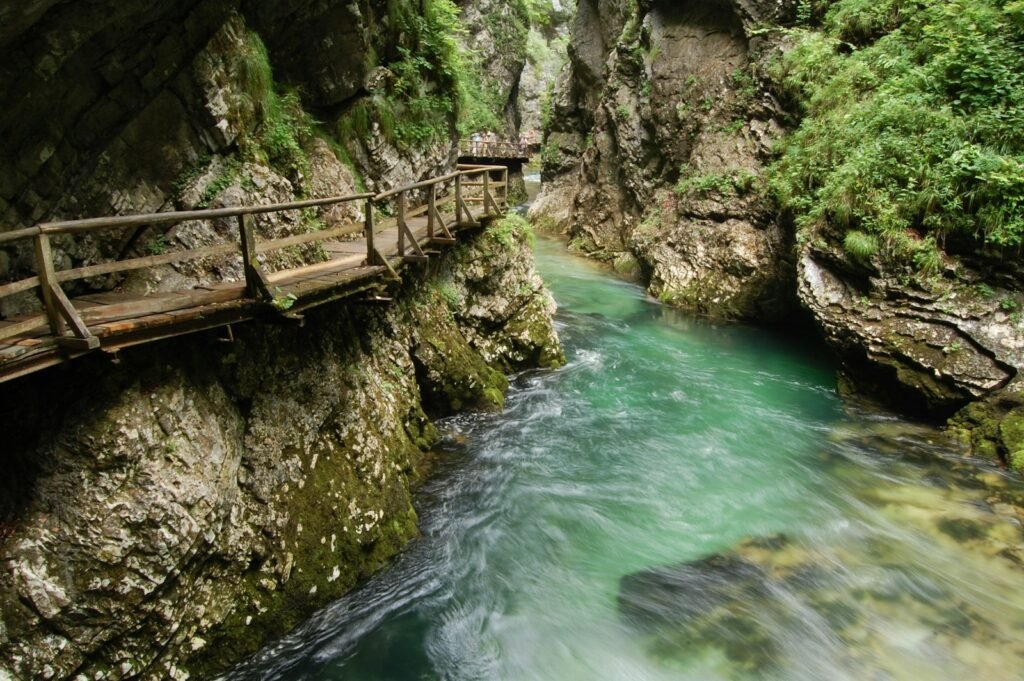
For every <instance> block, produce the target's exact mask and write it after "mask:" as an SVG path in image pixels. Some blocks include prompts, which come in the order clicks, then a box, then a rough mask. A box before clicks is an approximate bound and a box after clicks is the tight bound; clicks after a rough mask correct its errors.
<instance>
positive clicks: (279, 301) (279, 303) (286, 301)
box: [270, 293, 299, 312]
mask: <svg viewBox="0 0 1024 681" xmlns="http://www.w3.org/2000/svg"><path fill="white" fill-rule="evenodd" d="M298 300H299V299H298V298H297V297H296V296H295V294H294V293H289V294H287V295H283V296H276V297H275V298H274V299H273V300H272V301H270V304H271V305H272V306H273V307H274V309H275V310H277V311H279V312H286V311H288V310H290V309H292V307H294V306H295V303H297V302H298Z"/></svg>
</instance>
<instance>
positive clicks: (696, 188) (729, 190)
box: [675, 166, 757, 197]
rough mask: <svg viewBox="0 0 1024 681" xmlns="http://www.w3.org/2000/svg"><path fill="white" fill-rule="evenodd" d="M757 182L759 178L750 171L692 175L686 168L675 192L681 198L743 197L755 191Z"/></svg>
mask: <svg viewBox="0 0 1024 681" xmlns="http://www.w3.org/2000/svg"><path fill="white" fill-rule="evenodd" d="M756 181H757V176H756V175H754V174H753V173H751V172H750V171H749V170H733V171H730V172H728V173H706V174H703V175H690V174H689V173H688V169H687V168H686V167H685V166H684V168H683V173H682V176H681V177H680V179H679V182H677V183H676V186H675V192H676V194H678V195H680V196H698V197H707V196H710V195H712V194H718V195H721V196H728V195H736V196H743V195H745V194H747V193H749V192H750V190H751V189H753V186H754V183H755V182H756Z"/></svg>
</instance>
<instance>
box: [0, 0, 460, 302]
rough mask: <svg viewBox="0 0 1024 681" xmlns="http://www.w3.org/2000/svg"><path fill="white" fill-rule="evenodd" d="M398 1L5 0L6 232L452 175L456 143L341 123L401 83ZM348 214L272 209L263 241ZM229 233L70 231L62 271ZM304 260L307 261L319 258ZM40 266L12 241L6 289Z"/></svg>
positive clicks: (197, 272)
mask: <svg viewBox="0 0 1024 681" xmlns="http://www.w3.org/2000/svg"><path fill="white" fill-rule="evenodd" d="M404 4H407V3H401V2H399V3H388V2H384V0H361V1H359V2H342V1H341V0H328V1H326V2H312V1H302V2H293V3H271V2H264V1H262V0H250V1H248V2H243V1H240V0H191V1H188V2H178V3H171V4H168V3H158V2H151V1H148V0H130V1H128V2H90V3H85V4H83V3H77V2H70V1H68V0H63V1H54V2H33V3H29V4H28V6H26V4H25V3H22V2H14V1H6V0H4V1H0V24H2V26H3V33H2V35H0V101H3V102H4V106H3V107H0V136H2V137H3V139H5V140H7V143H5V144H4V146H3V148H2V149H0V228H2V229H13V228H17V227H24V226H29V225H32V224H35V223H38V222H41V221H46V220H51V219H74V218H81V217H95V216H101V215H116V214H125V213H139V212H158V211H164V210H170V209H175V208H177V209H189V208H196V207H200V208H202V207H219V206H224V205H238V204H240V203H243V202H250V203H270V202H273V201H281V200H290V199H292V198H294V197H297V196H303V197H308V198H315V197H323V196H333V195H339V194H346V193H354V192H355V191H356V188H357V186H359V185H360V184H361V183H364V184H365V185H366V186H368V187H369V188H370V189H371V190H376V189H382V188H387V187H390V186H396V185H398V184H403V183H406V182H410V181H414V180H418V179H421V178H422V177H425V176H427V175H430V174H435V173H439V172H441V171H444V170H446V169H447V168H448V167H450V164H451V163H452V162H454V138H453V137H452V136H450V135H448V134H444V135H442V138H443V139H441V138H438V139H435V140H433V141H431V140H425V141H423V143H420V144H404V145H402V144H399V143H398V141H396V140H395V139H394V138H393V136H392V137H389V136H388V135H386V134H385V131H383V130H381V129H380V127H379V126H371V127H370V128H369V129H368V130H366V131H364V132H365V134H356V133H354V132H353V131H351V130H341V129H340V128H339V126H337V125H336V124H337V121H338V120H339V116H342V115H344V112H345V111H348V110H350V109H352V108H353V107H354V106H356V105H357V104H358V103H359V102H361V101H364V100H370V99H372V98H374V97H380V96H381V88H385V86H386V85H387V84H388V83H390V82H392V81H393V73H392V71H391V68H390V67H391V66H393V65H394V64H395V63H398V62H399V61H400V60H401V59H402V57H403V53H401V52H400V51H399V50H398V48H399V47H400V46H401V42H402V40H407V41H408V40H412V39H413V38H410V37H409V36H408V32H407V31H405V30H404V28H403V26H402V25H401V22H400V21H399V17H400V14H399V13H398V11H397V10H395V13H392V10H393V9H394V8H395V7H399V6H404ZM438 87H441V86H440V85H439V86H438ZM452 126H454V116H453V115H451V116H449V121H448V127H449V128H451V127H452ZM342 133H344V134H342ZM353 218H358V215H354V214H349V213H346V211H345V210H344V209H332V210H330V211H314V212H312V213H304V214H303V215H301V216H299V215H290V216H284V217H278V216H275V217H269V218H264V219H262V220H260V221H258V224H257V231H258V233H259V234H260V235H261V236H264V237H269V236H279V235H282V234H289V233H301V232H306V231H310V230H314V229H319V228H322V227H323V226H325V225H331V224H337V223H338V222H339V221H344V220H350V219H353ZM230 231H231V227H230V225H228V224H227V223H225V225H212V226H210V225H203V224H193V225H181V226H178V227H175V228H173V229H172V230H171V231H169V232H168V231H166V230H162V229H154V228H149V229H140V230H137V231H134V232H131V233H128V232H127V231H126V232H121V233H109V232H105V233H103V234H102V235H98V236H90V237H87V238H78V239H59V240H57V241H56V243H55V258H56V262H57V267H58V269H64V268H68V267H72V266H77V265H82V264H91V263H96V262H102V261H106V260H111V259H119V258H125V257H130V256H133V255H145V254H147V253H152V252H158V251H162V250H164V249H167V248H173V247H178V246H181V247H186V248H191V247H198V246H201V245H207V244H210V243H215V242H218V241H223V240H224V239H225V238H227V236H228V233H229V232H230ZM292 256H293V257H292V261H291V264H295V262H296V261H299V262H310V261H315V260H316V259H317V257H318V254H317V253H316V252H315V249H313V250H310V249H307V251H305V252H302V253H297V254H292ZM285 264H289V263H287V262H280V263H277V262H274V261H271V262H268V263H266V266H267V267H268V269H271V270H273V269H275V267H277V266H280V265H285ZM237 268H238V262H237V259H235V260H234V261H233V260H231V259H227V260H222V261H217V262H204V263H200V264H199V265H198V266H192V265H191V264H187V265H183V266H175V267H168V268H166V269H165V270H164V271H163V272H162V273H160V274H159V276H158V277H157V279H156V280H153V279H149V280H146V281H138V280H135V281H127V282H126V281H125V280H123V279H122V278H119V277H115V278H103V279H102V280H97V281H89V282H84V283H80V284H76V286H78V287H79V288H90V289H99V290H103V289H108V288H112V287H114V286H122V285H123V286H127V287H128V288H144V289H147V290H161V289H172V288H180V287H181V286H183V285H187V284H188V283H189V282H193V283H194V282H196V281H199V280H201V279H202V278H203V277H204V276H207V275H210V273H212V275H211V276H215V277H221V278H223V276H227V275H231V274H232V273H233V272H235V271H237ZM31 269H32V260H31V253H30V249H29V248H28V247H27V246H22V247H18V248H15V247H8V248H4V249H0V281H4V280H7V279H9V278H12V279H13V278H20V277H21V276H24V275H25V274H26V273H28V272H31ZM70 292H71V293H77V292H80V291H77V290H72V291H70ZM38 304H39V303H38V301H37V300H36V299H35V298H34V297H33V296H32V295H31V294H25V295H22V296H15V297H10V298H5V299H3V300H2V301H0V317H2V316H8V315H12V314H16V313H19V312H23V311H26V310H29V309H33V308H35V307H37V306H38Z"/></svg>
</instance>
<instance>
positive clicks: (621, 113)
mask: <svg viewBox="0 0 1024 681" xmlns="http://www.w3.org/2000/svg"><path fill="white" fill-rule="evenodd" d="M632 115H633V114H632V112H631V111H630V110H629V107H628V106H626V105H625V104H620V105H619V106H618V107H617V108H616V109H615V118H616V120H618V121H619V122H620V123H625V122H626V121H628V120H629V119H630V118H631V117H632Z"/></svg>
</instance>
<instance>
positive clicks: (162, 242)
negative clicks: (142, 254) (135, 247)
mask: <svg viewBox="0 0 1024 681" xmlns="http://www.w3.org/2000/svg"><path fill="white" fill-rule="evenodd" d="M146 252H147V253H149V254H150V255H163V254H164V253H166V252H167V237H166V236H165V235H163V234H161V235H160V236H158V237H157V238H155V239H153V240H152V241H150V242H149V244H148V245H147V246H146Z"/></svg>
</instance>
